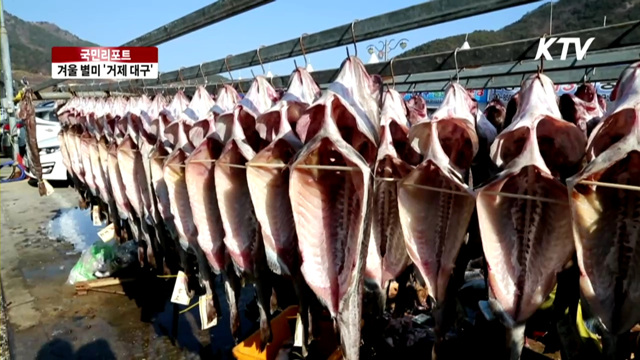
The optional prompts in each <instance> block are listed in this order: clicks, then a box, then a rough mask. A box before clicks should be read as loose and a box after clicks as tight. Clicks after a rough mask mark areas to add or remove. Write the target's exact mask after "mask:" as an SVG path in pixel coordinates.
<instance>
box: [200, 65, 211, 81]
mask: <svg viewBox="0 0 640 360" xmlns="http://www.w3.org/2000/svg"><path fill="white" fill-rule="evenodd" d="M200 74H202V81H203V84H204V86H207V84H209V79H207V77H206V76H204V71H202V63H200Z"/></svg>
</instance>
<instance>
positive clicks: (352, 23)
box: [347, 19, 360, 56]
mask: <svg viewBox="0 0 640 360" xmlns="http://www.w3.org/2000/svg"><path fill="white" fill-rule="evenodd" d="M357 21H360V20H358V19H355V20H353V21H352V22H351V40H352V41H353V49H354V50H355V52H356V53H355V56H358V44H357V42H356V31H355V29H354V28H355V23H356V22H357ZM347 54H348V51H347Z"/></svg>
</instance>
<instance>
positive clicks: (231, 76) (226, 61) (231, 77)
mask: <svg viewBox="0 0 640 360" xmlns="http://www.w3.org/2000/svg"><path fill="white" fill-rule="evenodd" d="M230 57H233V55H227V57H226V58H224V66H226V67H227V72H228V73H229V78H230V79H231V85H233V75H231V70H230V69H229V58H230Z"/></svg>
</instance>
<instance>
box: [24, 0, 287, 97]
mask: <svg viewBox="0 0 640 360" xmlns="http://www.w3.org/2000/svg"><path fill="white" fill-rule="evenodd" d="M273 1H275V0H218V1H216V2H214V3H212V4H210V5H207V6H205V7H203V8H201V9H199V10H196V11H194V12H192V13H190V14H187V15H185V16H183V17H181V18H179V19H177V20H174V21H172V22H170V23H168V24H166V25H163V26H161V27H159V28H157V29H155V30H152V31H150V32H148V33H146V34H144V35H142V36H139V37H137V38H135V39H133V40H131V41H129V42H126V43H124V44H123V45H121V46H157V45H160V44H162V43H165V42H167V41H170V40H173V39H175V38H177V37H180V36H183V35H186V34H188V33H191V32H194V31H196V30H199V29H202V28H203V27H205V26H209V25H211V24H215V23H217V22H220V21H223V20H226V19H228V18H230V17H232V16H235V15H238V14H241V13H243V12H246V11H249V10H251V9H254V8H256V7H258V6H262V5H266V4H268V3H271V2H273ZM62 81H63V80H60V79H51V80H49V81H45V82H43V83H42V84H39V85H37V86H34V87H33V91H40V90H44V89H46V88H48V87H50V86H54V85H57V84H59V83H60V82H62ZM116 89H117V88H116Z"/></svg>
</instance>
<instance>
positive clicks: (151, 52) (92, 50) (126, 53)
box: [51, 46, 158, 63]
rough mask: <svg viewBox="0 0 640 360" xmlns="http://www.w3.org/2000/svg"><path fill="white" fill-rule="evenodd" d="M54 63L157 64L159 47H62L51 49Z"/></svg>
mask: <svg viewBox="0 0 640 360" xmlns="http://www.w3.org/2000/svg"><path fill="white" fill-rule="evenodd" d="M51 62H52V63H77V62H120V63H157V62H158V48H157V47H61V46H56V47H53V48H51Z"/></svg>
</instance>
